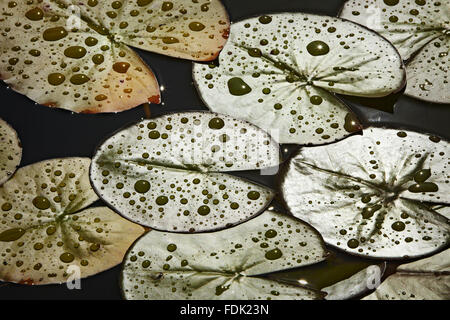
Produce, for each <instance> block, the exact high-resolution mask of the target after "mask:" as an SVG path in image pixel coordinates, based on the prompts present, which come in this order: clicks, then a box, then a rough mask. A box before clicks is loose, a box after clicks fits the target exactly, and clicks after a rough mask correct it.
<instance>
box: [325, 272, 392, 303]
mask: <svg viewBox="0 0 450 320" xmlns="http://www.w3.org/2000/svg"><path fill="white" fill-rule="evenodd" d="M385 269H386V264H383V265H381V266H378V265H374V264H373V265H370V266H369V267H367V268H365V269H363V270H361V271H360V272H358V273H356V274H354V275H352V276H351V277H349V278H347V279H345V280H342V281H339V282H338V283H335V284H333V285H331V286H329V287H326V288H323V289H322V290H323V291H324V292H326V293H327V295H326V297H325V299H326V300H346V299H352V298H355V297H357V296H360V295H362V294H364V293H365V292H368V291H369V290H372V289H375V288H376V287H377V286H378V285H379V282H380V281H381V277H382V276H383V273H384V271H385Z"/></svg>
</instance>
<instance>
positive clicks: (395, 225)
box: [391, 221, 405, 231]
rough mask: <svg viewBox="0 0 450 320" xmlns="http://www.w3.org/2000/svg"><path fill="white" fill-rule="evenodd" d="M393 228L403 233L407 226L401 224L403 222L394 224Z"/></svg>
mask: <svg viewBox="0 0 450 320" xmlns="http://www.w3.org/2000/svg"><path fill="white" fill-rule="evenodd" d="M391 227H392V229H394V230H395V231H403V230H405V224H404V223H403V222H401V221H396V222H394V223H393V224H392V226H391Z"/></svg>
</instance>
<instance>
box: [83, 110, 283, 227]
mask: <svg viewBox="0 0 450 320" xmlns="http://www.w3.org/2000/svg"><path fill="white" fill-rule="evenodd" d="M278 163H279V149H278V145H277V144H276V143H275V142H274V141H273V140H272V139H271V137H270V136H269V135H268V134H267V133H265V132H264V131H262V130H261V129H259V128H257V127H256V126H254V125H252V124H250V123H248V122H245V121H242V120H235V119H233V118H231V117H229V116H225V115H219V114H215V113H209V112H185V113H177V114H169V115H164V116H161V117H158V118H154V119H151V120H144V121H141V122H139V123H137V124H135V125H132V126H131V127H129V128H126V129H124V130H122V131H120V132H119V133H117V134H116V135H114V136H112V137H111V138H109V139H107V140H106V141H105V142H104V143H103V144H102V145H101V146H100V147H99V149H98V150H97V153H96V155H95V156H94V159H93V163H92V166H91V180H92V183H93V186H94V188H95V190H96V192H97V193H98V194H99V196H100V197H101V198H102V199H103V200H105V201H106V202H107V203H108V204H109V205H110V206H111V207H113V208H115V209H116V210H117V211H118V212H119V213H121V214H122V215H124V216H125V217H126V218H128V219H130V220H132V221H135V222H138V223H140V224H142V225H145V226H148V227H151V228H154V229H159V230H167V231H176V232H199V231H211V230H215V229H221V228H224V227H228V226H231V225H234V224H237V223H240V222H243V221H245V220H247V219H250V218H252V217H254V216H255V215H257V214H259V213H260V212H262V210H263V209H264V208H266V207H267V206H268V205H269V203H270V202H271V200H272V198H273V196H274V192H273V191H272V190H270V189H268V188H267V187H263V186H260V185H258V184H256V183H253V182H250V181H246V180H244V179H242V178H238V177H235V176H231V175H228V174H225V173H224V172H230V171H241V170H256V169H264V168H268V167H272V166H277V165H278Z"/></svg>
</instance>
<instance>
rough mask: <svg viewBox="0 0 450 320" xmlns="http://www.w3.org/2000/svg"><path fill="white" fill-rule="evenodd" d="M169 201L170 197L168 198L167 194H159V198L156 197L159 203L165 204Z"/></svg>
mask: <svg viewBox="0 0 450 320" xmlns="http://www.w3.org/2000/svg"><path fill="white" fill-rule="evenodd" d="M167 202H169V198H167V197H166V196H159V197H158V198H156V204H157V205H160V206H163V205H165V204H166V203H167Z"/></svg>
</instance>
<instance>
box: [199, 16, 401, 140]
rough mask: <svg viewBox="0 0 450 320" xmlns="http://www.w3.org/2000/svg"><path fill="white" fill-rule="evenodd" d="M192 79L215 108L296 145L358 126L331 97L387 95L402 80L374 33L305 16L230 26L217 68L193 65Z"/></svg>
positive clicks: (394, 58) (392, 53) (394, 57)
mask: <svg viewBox="0 0 450 320" xmlns="http://www.w3.org/2000/svg"><path fill="white" fill-rule="evenodd" d="M193 75H194V79H195V82H196V84H197V87H198V90H199V92H200V94H201V96H202V98H203V100H204V101H205V103H206V104H207V105H208V106H209V108H210V109H211V110H213V111H215V112H220V113H226V114H230V115H233V116H236V117H239V118H242V119H245V120H247V121H250V122H252V123H254V124H256V125H258V126H259V127H261V128H263V129H265V130H268V131H269V130H274V133H272V131H269V132H270V133H271V134H273V135H274V136H275V135H278V141H279V142H280V143H298V144H308V143H310V144H321V143H326V142H332V141H336V140H339V139H342V138H343V137H345V136H347V135H349V134H350V133H352V132H355V131H359V130H360V129H361V125H360V124H359V122H358V119H357V118H356V116H354V115H353V114H352V112H351V111H350V109H349V108H348V107H347V106H346V105H345V104H344V103H343V102H341V101H340V100H339V99H338V98H337V97H336V96H335V95H334V94H333V93H342V94H346V95H353V96H362V97H382V96H387V95H389V94H391V93H393V92H396V91H398V90H400V89H401V88H402V87H403V86H404V78H405V74H404V68H403V64H402V61H401V58H400V56H399V55H398V53H397V51H396V50H395V48H394V47H393V46H392V45H391V44H390V43H389V42H387V41H386V40H385V39H383V38H382V37H380V36H379V35H377V34H376V33H375V32H373V31H370V30H368V29H366V28H363V27H361V26H359V25H357V24H354V23H352V22H348V21H344V20H341V19H338V18H331V17H325V16H317V15H311V14H300V13H292V14H287V13H286V14H274V15H270V16H262V17H259V18H252V19H247V20H243V21H241V22H238V23H235V24H233V25H232V27H231V35H230V39H229V41H228V43H227V44H226V46H225V48H224V50H223V52H222V53H221V55H220V56H219V60H218V65H216V64H211V65H209V66H208V65H204V64H195V65H194V70H193ZM275 130H278V131H279V132H276V131H275Z"/></svg>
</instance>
